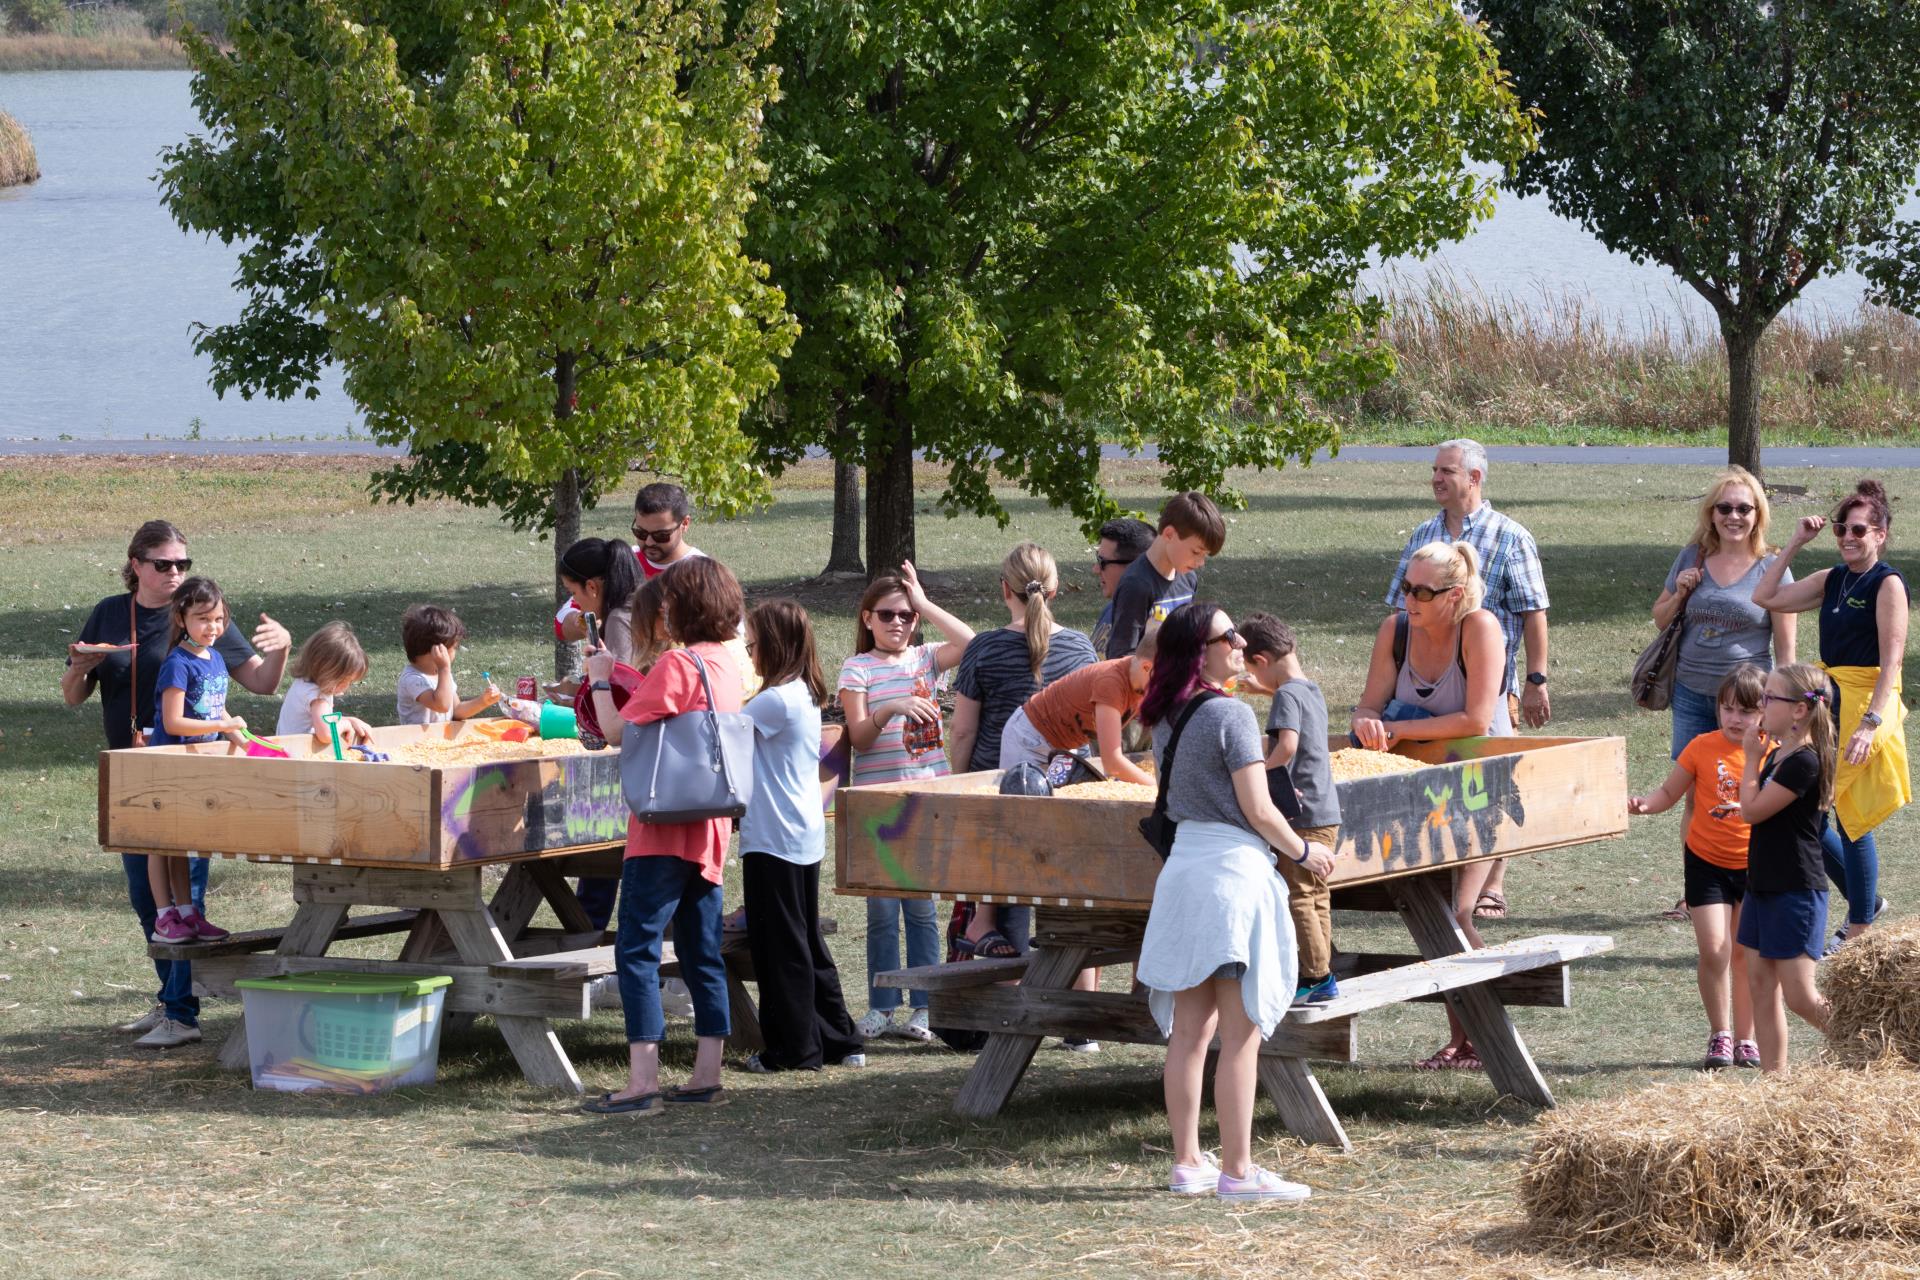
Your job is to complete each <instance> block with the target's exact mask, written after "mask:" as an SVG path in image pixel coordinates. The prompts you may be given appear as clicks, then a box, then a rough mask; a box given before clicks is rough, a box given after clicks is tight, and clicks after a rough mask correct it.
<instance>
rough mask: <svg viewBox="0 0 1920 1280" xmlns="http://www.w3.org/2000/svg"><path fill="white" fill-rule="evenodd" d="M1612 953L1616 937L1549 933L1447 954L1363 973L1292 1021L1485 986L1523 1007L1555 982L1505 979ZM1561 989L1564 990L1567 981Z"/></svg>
mask: <svg viewBox="0 0 1920 1280" xmlns="http://www.w3.org/2000/svg"><path fill="white" fill-rule="evenodd" d="M1611 950H1613V939H1612V938H1609V937H1605V936H1598V935H1591V934H1543V935H1541V936H1539V937H1537V938H1518V939H1515V940H1514V941H1512V942H1502V943H1499V944H1497V945H1495V946H1491V947H1482V948H1481V949H1480V950H1478V951H1462V952H1459V953H1458V954H1455V955H1450V956H1441V957H1440V958H1439V959H1436V960H1418V961H1414V962H1412V963H1408V964H1403V965H1399V966H1396V967H1392V968H1381V969H1380V970H1378V971H1377V972H1372V973H1363V974H1361V975H1360V976H1359V977H1355V978H1349V979H1346V980H1344V981H1342V982H1341V984H1340V994H1339V996H1338V997H1336V998H1335V999H1332V1000H1329V1001H1327V1002H1326V1003H1325V1004H1314V1005H1302V1006H1299V1007H1296V1008H1294V1009H1292V1010H1290V1011H1288V1013H1287V1021H1288V1022H1290V1023H1293V1024H1295V1025H1300V1026H1307V1025H1311V1024H1312V1023H1316V1022H1327V1021H1330V1020H1333V1019H1336V1018H1350V1017H1352V1016H1353V1015H1354V1014H1356V1013H1365V1012H1367V1011H1368V1010H1370V1009H1380V1008H1384V1007H1386V1006H1387V1005H1392V1004H1401V1003H1404V1002H1406V1001H1409V1000H1435V999H1444V998H1445V994H1446V993H1447V992H1449V991H1454V990H1457V989H1459V988H1461V987H1473V986H1479V985H1481V984H1483V983H1485V984H1488V985H1490V986H1491V987H1492V988H1493V990H1494V992H1495V994H1497V995H1499V996H1500V997H1501V998H1502V1000H1503V1001H1505V1002H1506V1003H1510V1004H1523V1003H1527V1002H1528V999H1527V998H1526V997H1530V996H1532V995H1536V994H1539V993H1540V992H1541V990H1542V987H1543V985H1544V987H1545V989H1546V991H1547V992H1548V993H1551V992H1552V991H1553V984H1552V983H1551V982H1550V983H1547V984H1541V983H1538V982H1534V983H1526V982H1515V983H1508V982H1507V981H1505V980H1507V979H1510V978H1512V977H1514V976H1515V975H1518V974H1524V973H1527V972H1529V971H1534V970H1543V969H1549V968H1559V969H1561V970H1563V971H1564V969H1565V967H1566V965H1567V963H1568V962H1569V961H1572V960H1578V959H1581V958H1583V957H1585V956H1597V955H1600V954H1602V953H1604V952H1608V951H1611ZM1381 958H1382V959H1393V958H1395V957H1381ZM1409 959H1411V957H1409ZM1506 986H1512V987H1514V988H1515V989H1516V991H1517V992H1518V993H1519V994H1520V995H1521V996H1522V997H1523V998H1521V999H1515V998H1513V996H1512V995H1510V994H1509V993H1508V992H1507V991H1506V990H1503V987H1506ZM1561 986H1562V987H1564V979H1562V981H1561Z"/></svg>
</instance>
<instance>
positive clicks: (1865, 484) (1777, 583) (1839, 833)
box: [1753, 480, 1913, 955]
mask: <svg viewBox="0 0 1920 1280" xmlns="http://www.w3.org/2000/svg"><path fill="white" fill-rule="evenodd" d="M1892 526H1893V511H1892V508H1891V507H1890V506H1889V504H1888V502H1887V490H1886V487H1885V486H1884V485H1882V484H1881V483H1880V482H1879V481H1878V480H1862V481H1860V483H1858V484H1856V485H1855V486H1854V487H1853V492H1852V493H1850V494H1848V495H1847V496H1846V497H1844V498H1842V499H1841V500H1840V505H1839V506H1838V507H1836V508H1834V512H1833V516H1832V519H1831V520H1828V519H1825V518H1822V517H1820V516H1804V517H1802V518H1801V520H1800V523H1799V525H1798V526H1797V527H1796V528H1795V529H1794V531H1793V538H1792V539H1791V540H1790V541H1789V542H1788V543H1787V547H1786V550H1785V551H1783V552H1781V553H1780V557H1779V559H1778V560H1777V561H1776V562H1775V563H1774V565H1773V567H1772V568H1770V569H1769V570H1768V571H1767V573H1766V575H1765V576H1764V577H1763V578H1762V579H1761V581H1760V585H1759V586H1758V587H1757V588H1755V590H1754V593H1753V597H1754V599H1755V600H1756V601H1758V602H1759V603H1760V604H1761V606H1762V607H1763V608H1767V609H1773V610H1776V611H1778V612H1781V613H1805V612H1807V611H1808V610H1811V609H1817V610H1819V619H1820V666H1821V667H1822V668H1823V669H1824V670H1825V671H1826V673H1827V675H1828V677H1829V678H1830V679H1831V680H1832V681H1833V690H1834V692H1835V693H1836V694H1837V695H1838V696H1837V697H1836V698H1834V700H1833V702H1834V723H1835V726H1836V727H1837V729H1838V730H1839V736H1840V753H1839V754H1840V761H1839V766H1838V768H1837V770H1836V771H1835V774H1834V780H1833V815H1832V816H1833V822H1832V824H1831V825H1829V826H1828V827H1826V828H1825V829H1824V830H1823V831H1822V832H1821V844H1822V847H1823V849H1824V851H1825V854H1826V863H1827V875H1828V877H1829V878H1831V879H1832V880H1833V882H1834V883H1835V884H1837V885H1839V886H1840V888H1841V891H1842V892H1843V893H1845V894H1846V896H1847V924H1846V927H1845V928H1843V929H1841V930H1840V931H1838V932H1837V933H1835V934H1834V936H1833V938H1832V939H1831V940H1830V941H1829V943H1828V946H1827V954H1828V955H1832V954H1833V953H1834V952H1835V951H1837V950H1839V948H1840V947H1841V946H1842V945H1843V944H1844V943H1845V942H1846V941H1847V940H1848V939H1849V938H1857V937H1859V936H1860V935H1861V934H1863V933H1865V932H1866V931H1867V929H1868V928H1869V927H1870V926H1871V925H1872V924H1873V921H1874V919H1875V917H1877V916H1878V915H1879V914H1880V913H1881V912H1882V911H1885V910H1886V908H1887V904H1886V900H1885V899H1884V898H1882V897H1880V889H1879V885H1880V851H1879V849H1878V848H1877V847H1876V846H1875V844H1874V839H1873V830H1874V828H1875V827H1877V826H1879V825H1880V824H1881V823H1882V822H1885V821H1886V820H1887V819H1888V818H1889V817H1891V816H1893V815H1894V814H1895V813H1897V812H1899V811H1900V809H1901V808H1903V807H1904V806H1905V805H1906V803H1907V801H1909V800H1911V799H1912V798H1913V789H1912V784H1911V782H1910V781H1909V780H1908V776H1907V735H1906V719H1907V712H1906V706H1905V704H1904V703H1903V702H1902V701H1901V697H1900V693H1901V689H1900V667H1901V663H1902V662H1903V661H1904V660H1905V657H1906V652H1907V613H1908V611H1909V610H1910V609H1911V608H1912V607H1913V593H1912V590H1911V589H1910V588H1909V587H1908V586H1907V580H1906V579H1905V578H1904V577H1902V576H1901V575H1900V572H1899V571H1898V570H1896V569H1895V568H1894V567H1893V566H1892V565H1890V564H1888V563H1887V562H1886V561H1885V560H1882V559H1881V558H1880V557H1881V556H1882V554H1884V553H1885V551H1886V546H1887V537H1888V535H1889V533H1890V532H1891V531H1892ZM1828 527H1831V528H1832V529H1833V533H1834V537H1835V539H1836V540H1838V542H1839V544H1840V563H1839V564H1836V565H1834V566H1833V567H1832V568H1830V569H1822V570H1820V571H1819V572H1818V573H1814V574H1809V575H1808V576H1807V577H1805V578H1802V579H1801V580H1800V581H1798V582H1791V583H1790V582H1787V581H1786V580H1785V579H1786V567H1787V562H1788V561H1789V560H1791V559H1793V556H1794V553H1795V552H1797V551H1799V550H1800V548H1802V547H1804V546H1806V545H1807V544H1808V543H1809V542H1812V541H1813V540H1814V539H1815V538H1817V537H1818V536H1819V535H1820V533H1821V532H1822V531H1823V530H1825V529H1827V528H1828ZM1889 580H1891V581H1892V582H1897V583H1898V584H1899V590H1897V591H1896V590H1893V589H1892V588H1891V587H1890V586H1889V585H1888V583H1889Z"/></svg>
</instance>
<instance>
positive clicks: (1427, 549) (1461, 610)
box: [1407, 539, 1487, 622]
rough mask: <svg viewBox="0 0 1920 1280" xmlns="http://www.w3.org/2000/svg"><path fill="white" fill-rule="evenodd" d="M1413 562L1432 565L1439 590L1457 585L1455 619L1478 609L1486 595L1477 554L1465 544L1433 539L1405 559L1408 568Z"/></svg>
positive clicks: (1414, 563)
mask: <svg viewBox="0 0 1920 1280" xmlns="http://www.w3.org/2000/svg"><path fill="white" fill-rule="evenodd" d="M1416 564H1428V565H1432V566H1433V569H1434V572H1435V573H1436V574H1438V575H1439V579H1440V586H1441V587H1442V589H1444V590H1447V591H1451V590H1453V589H1454V588H1455V587H1459V588H1461V591H1460V603H1459V605H1458V606H1456V607H1455V608H1454V611H1453V620H1454V621H1455V622H1458V621H1460V619H1462V618H1464V617H1466V616H1467V615H1468V614H1470V613H1472V612H1473V611H1474V610H1475V609H1478V608H1479V607H1480V601H1481V600H1482V599H1484V598H1485V597H1486V594H1487V586H1486V584H1485V583H1484V582H1482V581H1480V553H1479V552H1478V551H1475V550H1474V549H1473V547H1472V546H1471V545H1469V544H1468V543H1465V542H1441V541H1439V540H1438V539H1436V540H1435V541H1433V542H1429V543H1428V544H1427V545H1426V546H1424V547H1421V548H1420V549H1419V550H1418V551H1416V552H1414V553H1413V556H1412V558H1410V559H1409V560H1408V561H1407V565H1408V567H1409V568H1411V567H1412V566H1414V565H1416Z"/></svg>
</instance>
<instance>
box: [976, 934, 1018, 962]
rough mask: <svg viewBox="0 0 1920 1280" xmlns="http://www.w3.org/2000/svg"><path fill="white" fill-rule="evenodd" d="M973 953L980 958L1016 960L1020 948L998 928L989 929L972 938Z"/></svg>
mask: <svg viewBox="0 0 1920 1280" xmlns="http://www.w3.org/2000/svg"><path fill="white" fill-rule="evenodd" d="M973 954H974V956H975V957H976V958H977V959H981V960H1018V959H1019V958H1020V948H1019V947H1016V946H1014V945H1013V940H1012V939H1011V938H1009V937H1007V935H1006V934H1004V933H1002V932H1000V931H999V930H998V929H989V930H987V931H986V932H985V933H983V934H981V935H980V936H979V937H978V938H975V939H974V940H973Z"/></svg>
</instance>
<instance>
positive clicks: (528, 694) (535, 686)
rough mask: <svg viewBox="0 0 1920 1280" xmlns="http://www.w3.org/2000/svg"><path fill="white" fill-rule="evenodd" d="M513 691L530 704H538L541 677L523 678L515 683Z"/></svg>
mask: <svg viewBox="0 0 1920 1280" xmlns="http://www.w3.org/2000/svg"><path fill="white" fill-rule="evenodd" d="M513 691H514V693H515V694H517V695H518V696H519V697H522V698H525V699H526V700H527V701H528V702H537V701H539V698H540V677H538V676H521V677H520V678H519V679H517V680H515V681H514V682H513Z"/></svg>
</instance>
